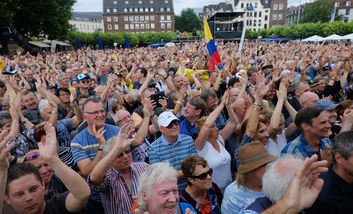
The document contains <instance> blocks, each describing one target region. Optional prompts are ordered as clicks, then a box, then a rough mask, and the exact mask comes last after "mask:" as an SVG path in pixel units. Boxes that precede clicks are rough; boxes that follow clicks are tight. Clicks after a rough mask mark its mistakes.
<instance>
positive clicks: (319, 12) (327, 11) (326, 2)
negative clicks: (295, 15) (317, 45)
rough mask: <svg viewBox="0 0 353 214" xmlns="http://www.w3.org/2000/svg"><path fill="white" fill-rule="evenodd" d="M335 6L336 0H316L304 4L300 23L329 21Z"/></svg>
mask: <svg viewBox="0 0 353 214" xmlns="http://www.w3.org/2000/svg"><path fill="white" fill-rule="evenodd" d="M333 7H334V2H333V1H331V0H316V1H314V2H311V3H307V4H304V6H303V12H302V13H301V15H300V23H310V22H311V23H315V22H328V21H330V15H331V11H332V9H333Z"/></svg>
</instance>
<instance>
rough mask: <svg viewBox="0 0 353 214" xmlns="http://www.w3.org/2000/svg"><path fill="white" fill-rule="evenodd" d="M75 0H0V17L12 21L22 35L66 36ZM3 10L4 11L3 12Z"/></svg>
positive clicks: (58, 37)
mask: <svg viewBox="0 0 353 214" xmlns="http://www.w3.org/2000/svg"><path fill="white" fill-rule="evenodd" d="M74 3H75V0H30V1H27V0H25V1H24V0H21V1H20V0H1V2H0V11H1V13H2V14H1V15H0V19H2V20H6V21H8V22H12V23H13V24H14V26H15V27H16V29H17V30H18V31H19V32H20V33H21V34H22V35H24V36H27V37H29V36H41V35H42V36H43V35H48V37H49V39H54V38H57V39H64V38H66V37H67V35H68V32H69V29H70V25H69V22H68V21H69V19H70V18H71V15H72V14H71V8H72V6H73V4H74ZM3 12H4V13H3Z"/></svg>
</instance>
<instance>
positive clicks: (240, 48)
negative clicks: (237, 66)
mask: <svg viewBox="0 0 353 214" xmlns="http://www.w3.org/2000/svg"><path fill="white" fill-rule="evenodd" d="M245 33H246V9H245V13H244V19H243V31H242V32H241V38H240V44H239V49H238V57H239V58H240V56H241V51H242V49H243V44H244V39H245Z"/></svg>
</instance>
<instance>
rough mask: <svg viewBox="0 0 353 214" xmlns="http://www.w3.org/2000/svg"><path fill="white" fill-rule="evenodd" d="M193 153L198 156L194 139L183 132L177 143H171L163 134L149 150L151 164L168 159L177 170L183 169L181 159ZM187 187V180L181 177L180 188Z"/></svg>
mask: <svg viewBox="0 0 353 214" xmlns="http://www.w3.org/2000/svg"><path fill="white" fill-rule="evenodd" d="M192 155H194V156H197V153H196V149H195V146H194V141H193V139H192V138H191V137H190V136H188V135H183V134H179V136H178V139H177V142H175V143H169V142H168V141H167V139H165V137H164V136H163V135H162V136H161V137H159V138H158V139H157V140H155V141H154V142H153V143H152V145H151V147H150V150H149V151H148V157H149V161H150V164H153V163H159V162H163V161H167V162H169V163H170V165H172V166H173V167H174V168H175V169H176V170H180V169H181V161H183V160H184V159H186V158H187V157H189V156H192ZM185 187H186V180H185V179H180V180H179V181H178V188H179V190H183V189H184V188H185Z"/></svg>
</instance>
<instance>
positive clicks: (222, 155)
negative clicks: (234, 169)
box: [196, 135, 232, 192]
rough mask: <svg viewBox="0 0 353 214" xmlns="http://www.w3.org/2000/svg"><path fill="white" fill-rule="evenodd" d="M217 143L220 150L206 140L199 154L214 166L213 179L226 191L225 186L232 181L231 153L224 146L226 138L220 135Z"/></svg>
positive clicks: (209, 164) (209, 165) (210, 166)
mask: <svg viewBox="0 0 353 214" xmlns="http://www.w3.org/2000/svg"><path fill="white" fill-rule="evenodd" d="M217 143H218V145H219V147H220V149H221V151H220V152H218V151H217V150H216V149H215V148H214V147H213V146H212V144H211V143H210V142H208V141H206V143H205V145H204V146H203V148H202V149H201V150H200V151H198V150H196V151H197V154H198V155H199V156H201V157H203V158H204V159H205V160H206V161H207V164H208V167H209V168H212V170H213V175H212V181H213V182H215V183H216V184H217V185H218V187H219V188H220V189H221V191H222V192H224V190H225V188H226V187H227V186H228V185H229V184H230V183H231V182H232V175H231V170H230V161H231V160H230V155H229V153H228V152H227V150H226V149H225V148H224V139H223V138H222V137H221V136H220V135H218V139H217Z"/></svg>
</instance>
